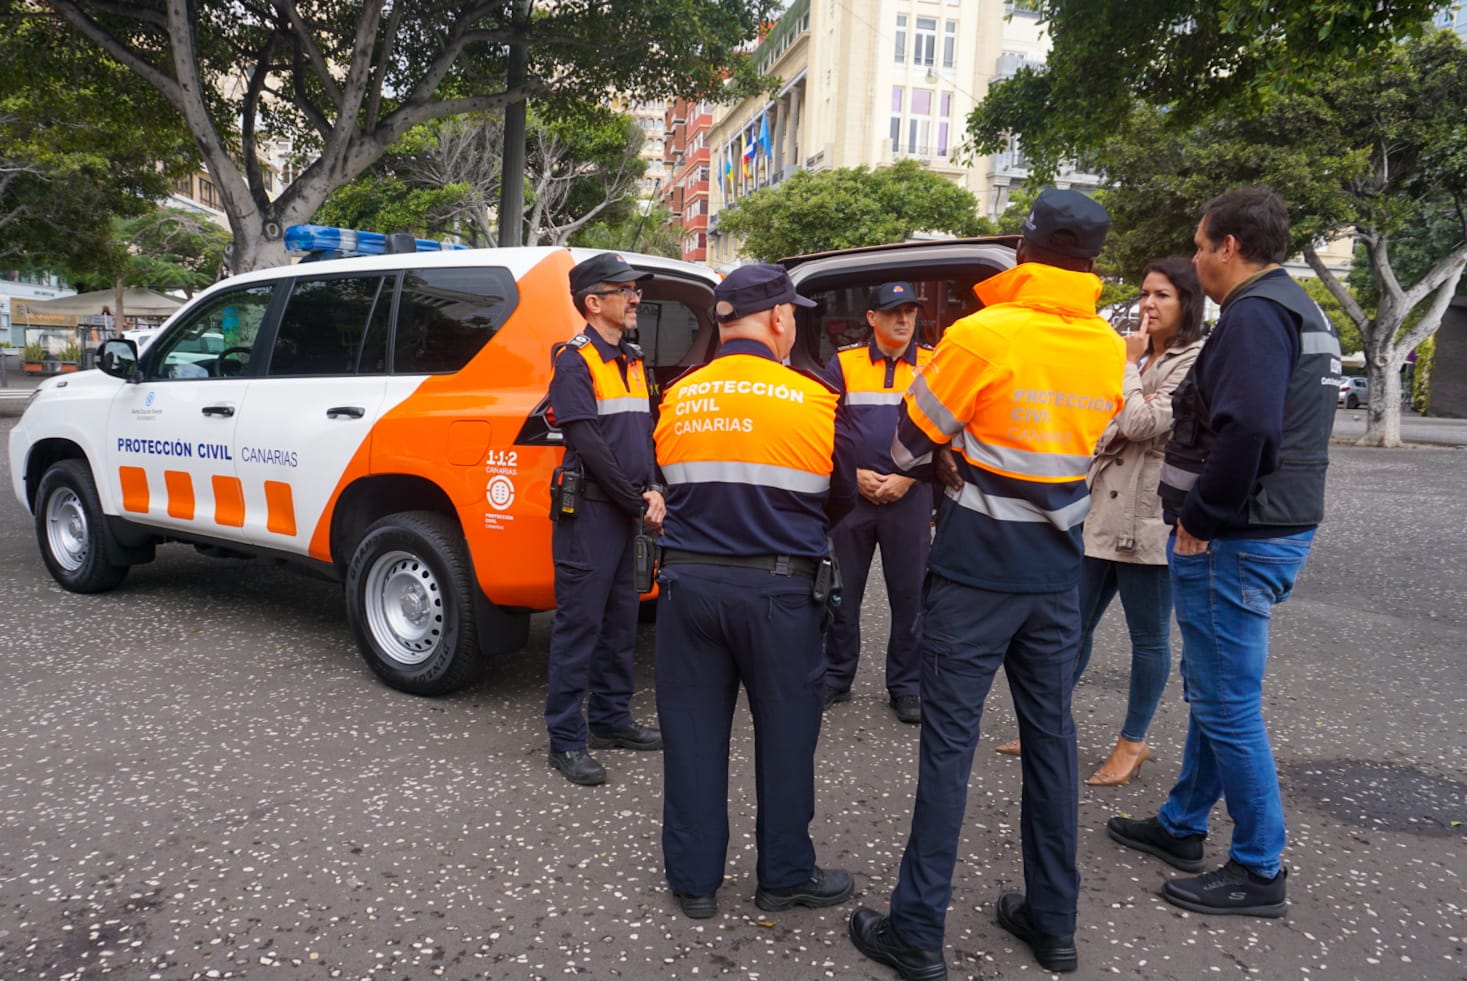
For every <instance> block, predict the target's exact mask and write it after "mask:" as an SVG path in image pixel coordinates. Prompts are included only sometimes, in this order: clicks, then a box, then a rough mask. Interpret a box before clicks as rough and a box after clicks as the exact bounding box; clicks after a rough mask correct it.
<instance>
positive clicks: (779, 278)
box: [713, 263, 815, 322]
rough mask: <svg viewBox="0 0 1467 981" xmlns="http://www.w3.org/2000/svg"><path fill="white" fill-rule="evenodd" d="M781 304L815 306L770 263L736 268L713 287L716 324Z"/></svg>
mask: <svg viewBox="0 0 1467 981" xmlns="http://www.w3.org/2000/svg"><path fill="white" fill-rule="evenodd" d="M781 303H793V304H794V305H795V306H798V307H813V306H814V305H815V301H814V300H807V299H805V298H804V297H803V296H801V295H800V294H798V293H796V292H795V284H794V283H793V282H791V281H790V274H789V273H787V272H785V271H784V267H783V266H776V265H774V264H773V263H754V264H752V265H748V266H739V268H737V269H735V270H734V271H733V272H731V273H729V274H728V275H727V276H725V277H724V279H723V282H721V283H719V284H718V285H717V286H715V287H714V288H713V316H714V318H715V319H716V320H718V321H720V322H722V321H725V320H738V319H739V318H740V317H747V316H748V315H749V314H751V313H758V312H759V311H760V310H773V309H774V308H775V307H777V306H779V305H780V304H781Z"/></svg>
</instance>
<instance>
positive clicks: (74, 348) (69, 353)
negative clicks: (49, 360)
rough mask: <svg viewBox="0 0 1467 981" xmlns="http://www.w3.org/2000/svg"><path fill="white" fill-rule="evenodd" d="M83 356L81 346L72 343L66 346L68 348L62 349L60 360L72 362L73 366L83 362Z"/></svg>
mask: <svg viewBox="0 0 1467 981" xmlns="http://www.w3.org/2000/svg"><path fill="white" fill-rule="evenodd" d="M81 356H82V352H81V346H80V345H78V344H77V343H76V342H75V341H73V342H72V343H70V344H68V345H66V347H64V348H62V349H61V357H60V359H59V360H61V361H70V362H71V363H72V364H76V363H77V362H79V361H81Z"/></svg>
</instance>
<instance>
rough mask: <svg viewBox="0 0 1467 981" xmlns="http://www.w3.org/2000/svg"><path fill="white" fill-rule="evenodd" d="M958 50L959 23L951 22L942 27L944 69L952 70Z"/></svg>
mask: <svg viewBox="0 0 1467 981" xmlns="http://www.w3.org/2000/svg"><path fill="white" fill-rule="evenodd" d="M957 50H958V22H957V21H955V20H950V21H947V22H945V23H944V24H943V25H942V67H944V68H951V67H952V66H953V60H954V58H955V57H956V56H957Z"/></svg>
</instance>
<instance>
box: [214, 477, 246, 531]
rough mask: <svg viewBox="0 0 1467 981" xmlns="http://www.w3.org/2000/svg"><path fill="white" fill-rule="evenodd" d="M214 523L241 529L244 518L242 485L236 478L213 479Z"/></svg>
mask: <svg viewBox="0 0 1467 981" xmlns="http://www.w3.org/2000/svg"><path fill="white" fill-rule="evenodd" d="M213 484H214V523H215V524H216V525H226V526H228V527H230V528H243V527H244V518H245V505H244V485H243V484H241V483H240V482H239V478H238V477H219V476H215V477H214V478H213Z"/></svg>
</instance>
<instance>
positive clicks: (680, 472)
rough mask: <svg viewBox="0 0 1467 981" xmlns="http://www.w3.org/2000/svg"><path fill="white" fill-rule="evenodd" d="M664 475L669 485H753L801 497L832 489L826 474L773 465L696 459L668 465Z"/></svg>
mask: <svg viewBox="0 0 1467 981" xmlns="http://www.w3.org/2000/svg"><path fill="white" fill-rule="evenodd" d="M662 475H663V476H664V477H666V478H667V482H668V483H669V484H754V485H756V486H758V487H776V488H778V489H779V490H787V491H796V492H798V493H801V494H820V493H823V492H825V491H828V490H830V478H829V477H827V476H825V475H823V474H818V473H810V472H809V471H808V470H796V469H794V468H793V467H780V466H775V465H774V464H772V463H740V462H736V461H733V460H695V461H691V462H689V463H672V464H668V465H667V466H664V467H663V468H662Z"/></svg>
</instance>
